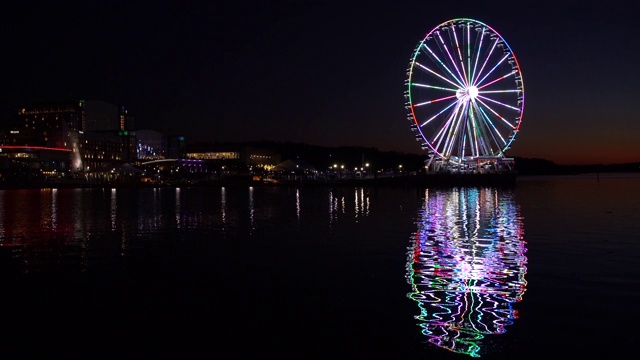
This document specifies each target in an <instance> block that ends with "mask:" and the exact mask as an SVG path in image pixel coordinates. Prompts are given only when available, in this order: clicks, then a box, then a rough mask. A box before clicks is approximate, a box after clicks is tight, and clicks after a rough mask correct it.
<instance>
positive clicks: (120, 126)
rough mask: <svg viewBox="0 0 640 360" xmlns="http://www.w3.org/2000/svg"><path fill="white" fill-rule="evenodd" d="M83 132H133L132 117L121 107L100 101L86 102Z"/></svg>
mask: <svg viewBox="0 0 640 360" xmlns="http://www.w3.org/2000/svg"><path fill="white" fill-rule="evenodd" d="M84 103H85V118H84V126H83V127H82V130H84V131H113V130H116V131H121V130H134V129H135V127H134V122H133V117H132V116H131V115H130V114H129V111H128V110H127V109H126V108H125V107H124V106H122V105H120V106H117V105H114V104H111V103H108V102H106V101H101V100H86V101H84Z"/></svg>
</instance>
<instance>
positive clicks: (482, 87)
mask: <svg viewBox="0 0 640 360" xmlns="http://www.w3.org/2000/svg"><path fill="white" fill-rule="evenodd" d="M517 73H518V72H517V71H515V70H513V71H511V72H510V73H508V74H505V75H502V76H500V77H498V78H496V79H493V80H491V81H490V82H488V83H486V84H484V85H482V86H480V83H478V84H477V85H476V87H477V88H478V90H480V89H484V88H486V87H487V86H490V85H493V84H495V83H497V82H498V81H502V80H504V79H507V78H509V77H511V76H515V75H516V74H517ZM483 80H484V79H483ZM516 90H517V89H516Z"/></svg>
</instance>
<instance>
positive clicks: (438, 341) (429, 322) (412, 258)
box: [406, 188, 527, 357]
mask: <svg viewBox="0 0 640 360" xmlns="http://www.w3.org/2000/svg"><path fill="white" fill-rule="evenodd" d="M424 200H425V201H424V205H423V206H422V208H421V209H420V211H419V213H418V219H417V227H418V228H417V231H416V232H415V233H414V234H413V235H412V240H411V246H410V247H409V251H408V257H407V273H406V274H407V281H408V282H409V284H410V285H411V292H409V293H408V294H407V295H408V297H409V298H411V299H412V300H414V301H415V302H416V303H417V304H418V307H419V309H420V313H419V315H416V316H415V319H416V320H418V325H419V326H420V328H421V329H422V330H421V331H422V334H423V335H425V336H426V337H427V338H428V342H429V343H431V344H434V345H436V346H439V347H441V348H444V349H447V350H450V351H452V352H455V353H461V354H467V355H469V356H472V357H479V356H480V355H481V350H482V349H481V346H482V344H483V341H484V344H486V341H487V340H489V339H486V336H487V335H492V334H502V333H504V332H505V331H506V328H507V326H509V325H511V324H512V323H513V322H514V321H515V320H516V319H517V318H518V312H517V310H516V309H514V307H513V305H514V304H515V303H517V302H519V301H521V300H522V296H523V294H524V293H525V291H526V285H527V282H526V280H525V274H526V271H527V268H526V264H527V258H526V256H525V253H526V246H525V244H526V243H525V241H524V240H523V234H524V230H523V223H522V218H521V216H520V213H519V208H518V206H517V204H516V201H515V198H514V194H513V192H512V191H511V190H509V189H497V188H458V189H448V190H441V191H437V190H436V191H434V190H426V191H425V197H424Z"/></svg>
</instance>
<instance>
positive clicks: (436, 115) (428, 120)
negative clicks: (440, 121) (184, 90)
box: [420, 101, 458, 127]
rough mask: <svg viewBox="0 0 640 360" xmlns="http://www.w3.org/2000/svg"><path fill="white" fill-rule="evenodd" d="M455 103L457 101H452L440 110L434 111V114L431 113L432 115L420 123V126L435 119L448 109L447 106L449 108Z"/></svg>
mask: <svg viewBox="0 0 640 360" xmlns="http://www.w3.org/2000/svg"><path fill="white" fill-rule="evenodd" d="M457 103H458V101H454V102H452V103H451V104H449V105H448V106H447V107H445V108H444V109H442V110H440V111H439V112H438V113H436V114H435V115H433V116H432V117H430V118H429V119H427V120H426V121H425V122H423V123H422V124H420V127H423V126H426V125H428V124H429V123H430V122H431V121H433V120H435V119H437V118H438V117H440V115H442V114H443V113H444V112H445V111H447V110H449V108H451V107H452V106H453V105H456V104H457Z"/></svg>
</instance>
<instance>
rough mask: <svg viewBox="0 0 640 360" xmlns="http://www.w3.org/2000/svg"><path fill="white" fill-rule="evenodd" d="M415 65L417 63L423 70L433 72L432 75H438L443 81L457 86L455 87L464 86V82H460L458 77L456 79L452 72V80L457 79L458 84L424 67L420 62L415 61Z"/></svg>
mask: <svg viewBox="0 0 640 360" xmlns="http://www.w3.org/2000/svg"><path fill="white" fill-rule="evenodd" d="M416 65H418V67H420V68H421V69H424V70H426V71H428V72H430V73H431V74H433V75H435V76H437V77H439V78H440V79H442V80H444V81H446V82H448V83H449V84H451V85H453V86H455V87H457V88H460V87H464V84H462V83H460V80H459V79H457V78H456V77H455V76H454V75H453V74H451V75H452V76H453V78H454V80H457V81H458V84H456V83H454V82H453V81H451V80H449V79H447V78H446V77H444V76H442V75H440V74H438V73H437V72H435V71H433V70H431V69H429V68H428V67H426V66H424V65H422V64H420V63H416Z"/></svg>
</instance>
